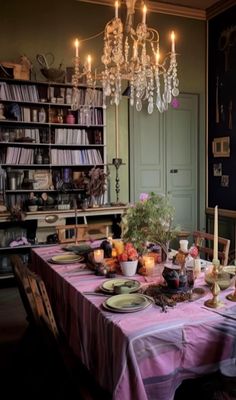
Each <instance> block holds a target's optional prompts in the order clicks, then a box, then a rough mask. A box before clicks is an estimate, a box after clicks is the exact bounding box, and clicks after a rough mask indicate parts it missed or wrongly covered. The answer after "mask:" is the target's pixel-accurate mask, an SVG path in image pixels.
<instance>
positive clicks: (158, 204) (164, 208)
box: [121, 192, 179, 255]
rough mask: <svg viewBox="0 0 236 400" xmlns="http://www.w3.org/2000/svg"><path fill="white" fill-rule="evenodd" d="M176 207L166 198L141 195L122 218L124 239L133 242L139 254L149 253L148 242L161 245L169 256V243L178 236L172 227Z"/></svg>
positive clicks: (155, 195)
mask: <svg viewBox="0 0 236 400" xmlns="http://www.w3.org/2000/svg"><path fill="white" fill-rule="evenodd" d="M174 211H175V210H174V207H173V206H172V205H171V204H170V202H169V199H168V198H167V197H165V196H162V195H158V194H155V193H153V192H151V193H150V194H147V193H141V195H140V199H139V201H138V202H136V203H135V204H134V205H133V206H130V207H129V208H128V210H127V211H126V212H125V214H124V215H123V217H122V221H121V226H122V238H123V240H124V241H125V242H132V243H133V245H134V246H135V248H136V249H137V250H138V252H139V254H141V255H142V254H144V253H145V252H146V251H147V242H151V243H155V244H159V245H160V246H161V247H162V249H163V250H164V252H165V253H166V254H167V251H168V245H169V241H170V240H171V239H174V238H175V237H176V236H177V235H178V231H179V230H178V228H174V227H173V226H172V223H173V217H174Z"/></svg>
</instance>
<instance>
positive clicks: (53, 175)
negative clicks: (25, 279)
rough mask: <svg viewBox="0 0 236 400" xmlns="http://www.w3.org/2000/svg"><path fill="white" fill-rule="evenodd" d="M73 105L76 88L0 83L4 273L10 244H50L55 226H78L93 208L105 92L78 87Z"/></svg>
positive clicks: (101, 164)
mask: <svg viewBox="0 0 236 400" xmlns="http://www.w3.org/2000/svg"><path fill="white" fill-rule="evenodd" d="M71 100H72V85H70V84H61V83H48V82H33V81H24V80H15V79H14V80H13V79H3V78H0V261H2V262H1V263H0V264H3V267H4V268H3V269H5V271H6V272H7V271H8V269H9V263H8V261H6V256H7V254H8V253H9V252H12V251H13V250H12V248H11V247H9V243H10V242H12V241H13V240H15V239H17V238H19V237H27V240H28V242H29V246H30V245H35V238H37V239H38V241H39V242H40V243H43V242H45V241H46V239H47V236H48V234H53V233H55V227H56V225H57V224H65V223H67V220H69V219H70V222H71V219H73V217H74V218H75V209H78V210H80V211H82V209H83V210H85V209H87V208H88V203H89V197H88V192H87V189H88V186H87V184H88V182H89V179H90V178H89V174H90V172H91V170H92V169H93V168H94V167H96V168H98V169H99V170H100V171H101V173H106V165H107V155H106V132H105V112H104V109H103V107H102V89H101V88H99V87H96V88H88V87H86V86H80V87H79V90H78V99H77V100H78V103H79V105H80V106H79V109H78V110H76V111H73V110H72V109H71ZM106 199H107V197H106V193H104V195H103V196H102V197H101V198H97V199H96V201H97V202H98V203H99V204H100V206H101V205H104V204H105V203H106ZM22 213H23V214H22ZM118 213H119V212H118ZM96 214H97V215H98V216H99V215H100V214H101V212H100V209H98V210H97V212H96ZM21 215H22V216H23V221H20V220H21V218H20V217H21ZM12 216H14V217H15V218H14V222H13V221H12ZM81 217H82V223H83V221H84V216H82V215H81ZM26 248H27V246H24V243H23V246H22V252H26V251H25V249H26ZM14 251H20V246H19V247H17V248H15V250H14ZM0 269H1V268H0ZM0 272H1V271H0Z"/></svg>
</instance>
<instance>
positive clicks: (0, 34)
mask: <svg viewBox="0 0 236 400" xmlns="http://www.w3.org/2000/svg"><path fill="white" fill-rule="evenodd" d="M1 3H2V4H1V10H0V60H2V61H15V62H17V61H18V60H19V57H20V56H21V55H22V54H25V55H26V56H27V57H28V58H30V60H31V61H32V63H33V65H34V71H35V72H36V77H37V79H41V73H40V72H39V71H38V65H37V62H36V60H35V56H36V54H38V53H47V52H53V54H54V56H55V66H58V65H59V64H60V63H61V62H63V66H64V67H65V66H71V65H72V64H73V57H74V39H75V37H79V39H83V38H87V37H89V36H92V35H94V34H96V33H99V32H101V31H102V30H103V28H104V26H105V23H106V22H107V21H108V20H109V19H111V18H112V17H113V16H114V9H113V7H108V6H101V5H92V4H88V3H83V2H78V1H76V0H64V1H58V0H57V1H56V0H40V1H39V2H35V1H30V0H20V1H18V0H11V1H4V2H3V1H2V2H1ZM139 17H140V18H139ZM138 19H141V13H140V12H138V11H137V12H136V20H138ZM147 23H148V25H149V26H152V27H154V28H156V29H158V30H159V33H160V46H161V49H162V48H164V51H169V49H170V44H169V34H170V32H171V30H172V29H174V30H175V32H176V50H177V52H178V53H179V57H178V63H179V78H180V90H181V92H190V93H198V94H199V146H200V153H199V154H200V160H199V166H200V174H199V176H200V186H199V193H200V197H201V198H200V216H201V218H200V227H201V228H202V225H203V224H204V206H205V203H204V201H205V183H204V182H205V64H206V62H205V60H206V58H205V43H206V32H205V26H206V25H205V22H204V21H200V20H193V19H190V18H182V17H176V16H170V15H164V14H157V13H152V14H149V13H148V14H147ZM102 47H103V41H102V36H100V37H98V38H96V39H94V40H91V41H88V42H86V43H82V44H81V49H80V54H81V59H82V61H83V59H85V56H86V55H87V54H88V52H89V53H91V55H92V57H93V65H94V63H95V62H96V64H97V65H99V62H100V56H101V52H102ZM161 51H162V50H161ZM164 51H162V53H164ZM113 111H114V110H112V109H108V112H107V126H108V129H107V133H108V137H107V145H108V161H111V159H112V158H113V157H114V118H113V117H114V112H113ZM156 112H157V111H156ZM120 129H121V143H120V153H121V154H122V158H123V159H124V161H125V162H126V166H123V167H121V195H120V198H121V200H123V201H127V200H128V183H129V182H128V168H129V166H128V103H127V99H124V101H123V104H122V106H121V110H120ZM112 196H113V198H114V193H113V194H112Z"/></svg>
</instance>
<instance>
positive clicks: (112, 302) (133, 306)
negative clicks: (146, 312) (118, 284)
mask: <svg viewBox="0 0 236 400" xmlns="http://www.w3.org/2000/svg"><path fill="white" fill-rule="evenodd" d="M150 303H151V300H149V299H148V298H147V297H146V296H144V295H143V294H139V293H129V294H118V295H116V296H113V297H110V298H109V299H107V300H106V301H105V304H106V305H107V306H108V307H109V308H111V309H115V310H119V311H127V310H133V311H136V310H142V309H143V308H145V307H147V306H148V305H149V304H150Z"/></svg>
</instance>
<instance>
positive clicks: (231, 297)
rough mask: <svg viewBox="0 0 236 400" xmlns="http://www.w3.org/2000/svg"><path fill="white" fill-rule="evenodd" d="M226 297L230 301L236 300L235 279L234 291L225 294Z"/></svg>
mask: <svg viewBox="0 0 236 400" xmlns="http://www.w3.org/2000/svg"><path fill="white" fill-rule="evenodd" d="M226 299H228V300H230V301H236V280H235V287H234V292H233V293H230V294H227V296H226Z"/></svg>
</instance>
